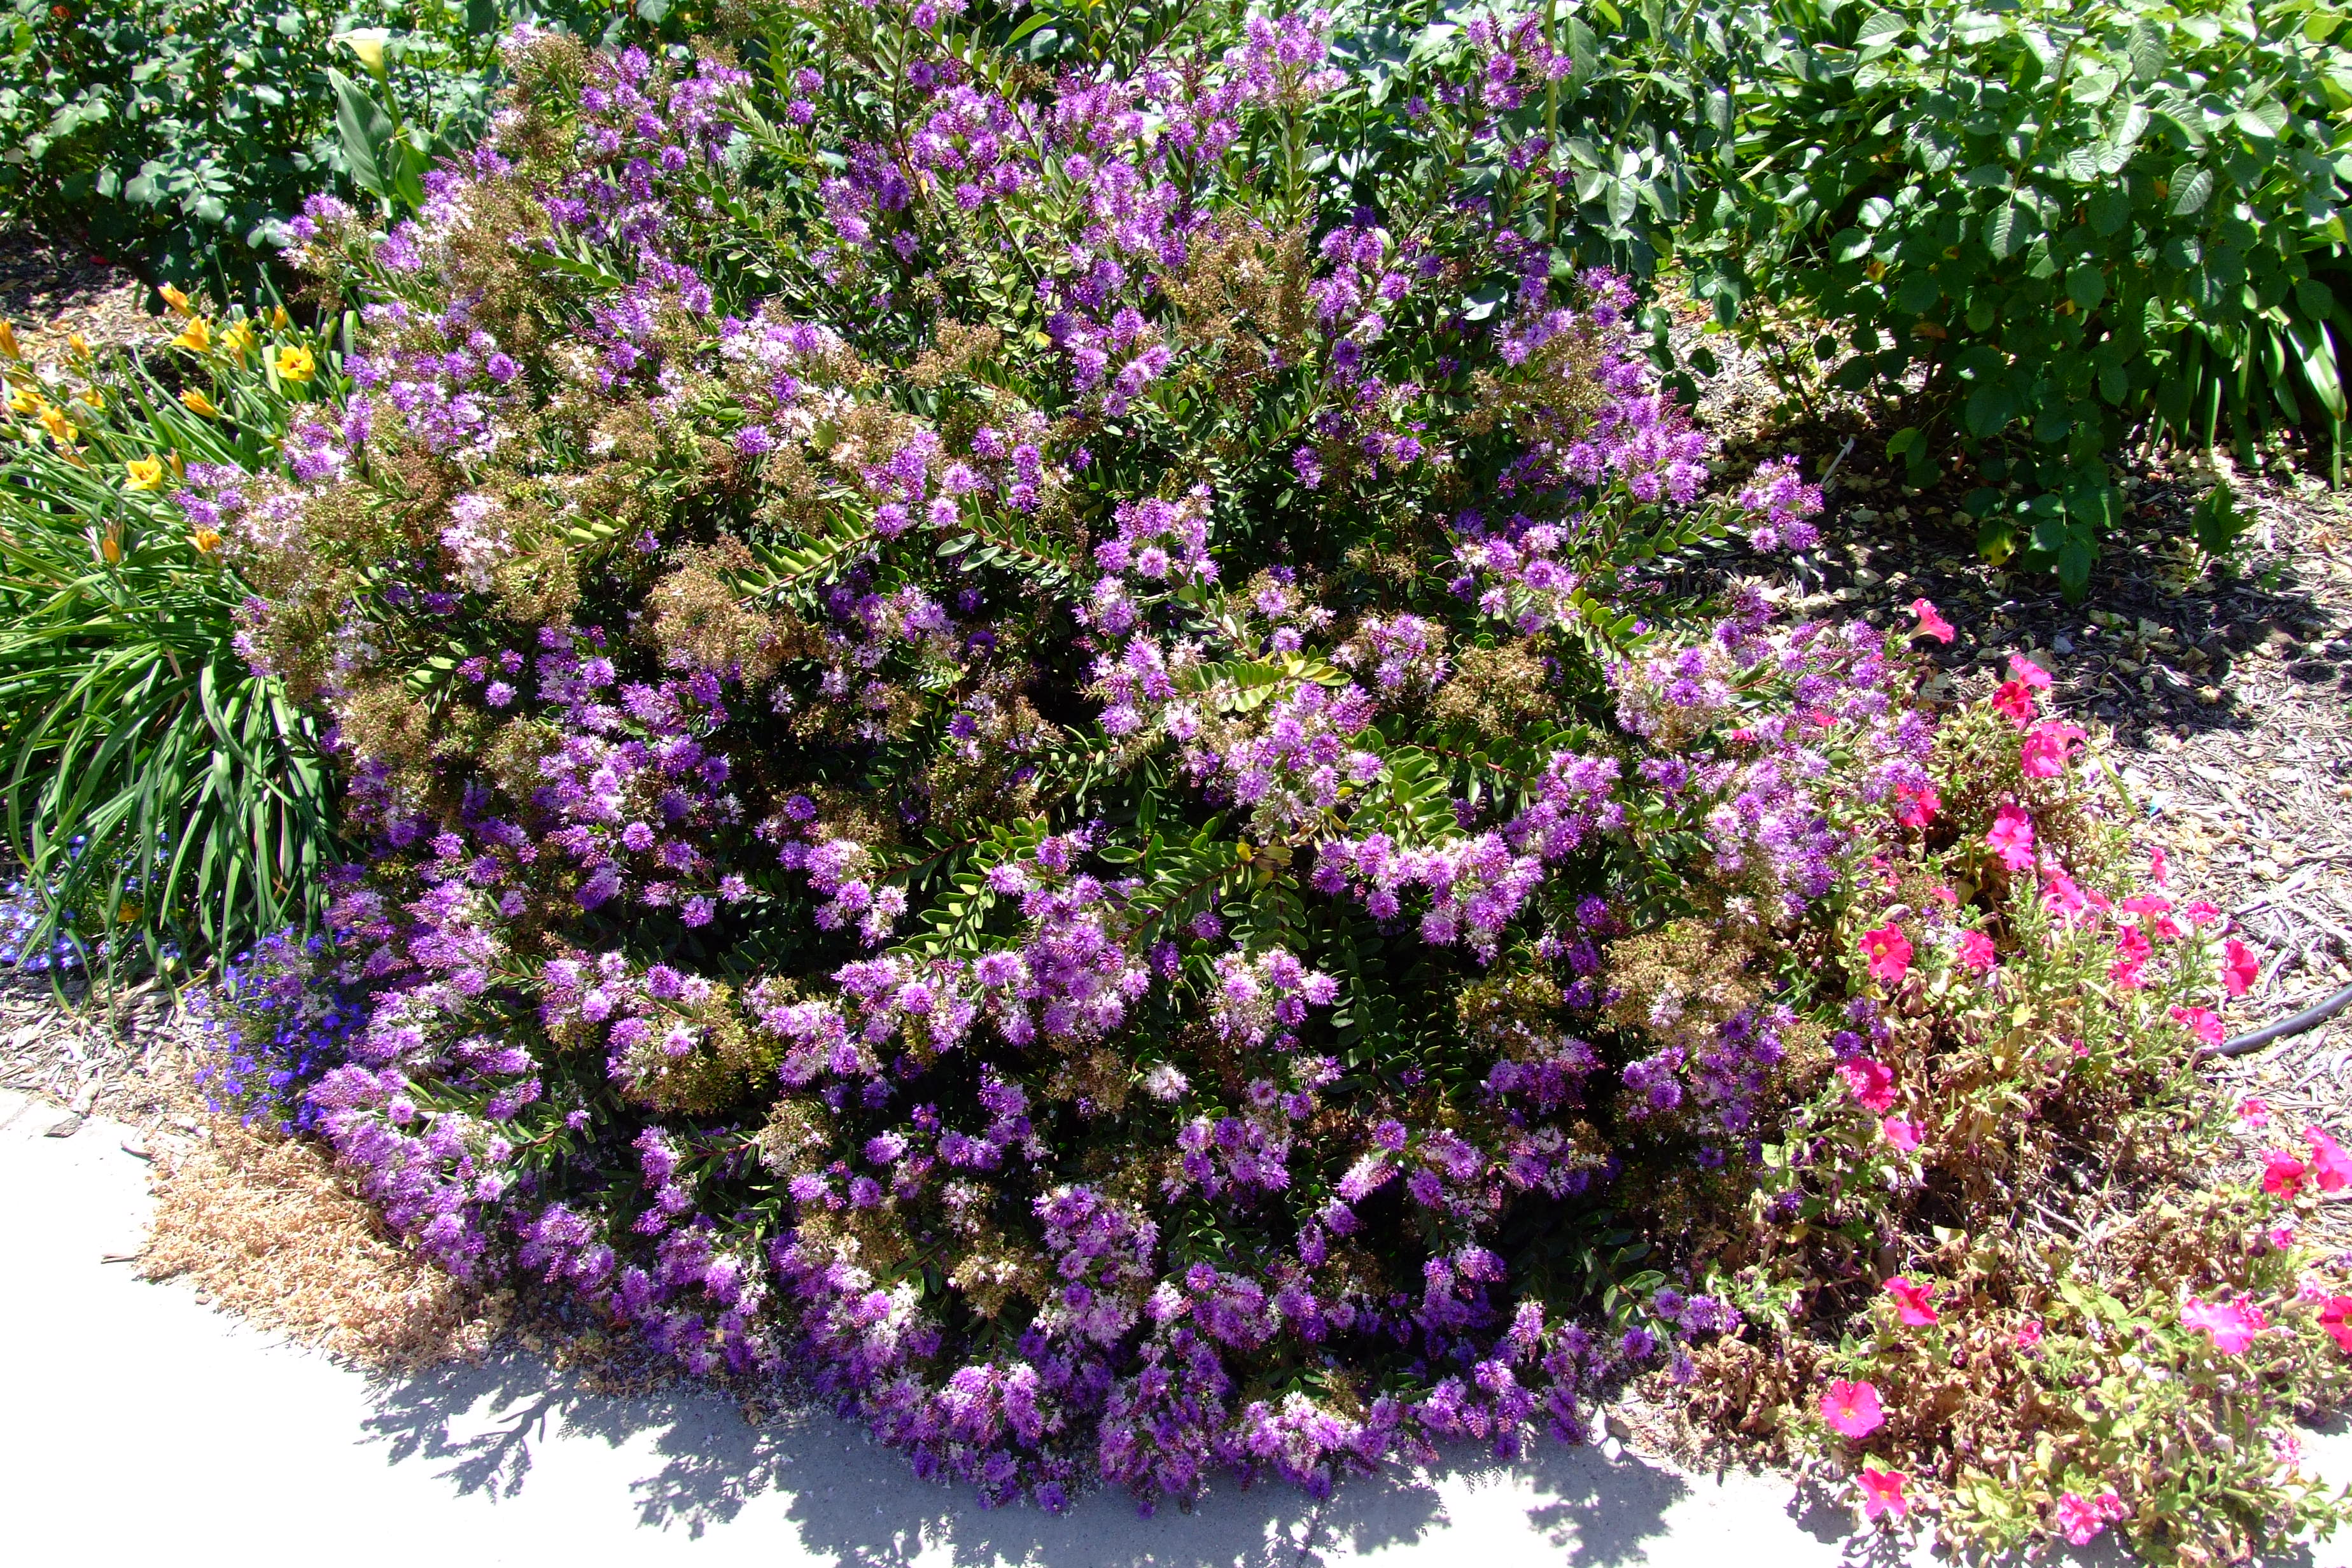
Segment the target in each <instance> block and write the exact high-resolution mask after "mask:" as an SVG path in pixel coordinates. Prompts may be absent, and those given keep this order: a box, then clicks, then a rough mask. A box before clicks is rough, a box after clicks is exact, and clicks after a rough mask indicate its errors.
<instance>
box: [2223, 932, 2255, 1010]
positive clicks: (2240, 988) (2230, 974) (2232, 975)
mask: <svg viewBox="0 0 2352 1568" xmlns="http://www.w3.org/2000/svg"><path fill="white" fill-rule="evenodd" d="M2262 973H2263V961H2262V960H2261V959H2259V958H2257V957H2255V956H2254V951H2253V949H2252V948H2250V947H2248V946H2247V945H2246V944H2245V943H2244V942H2240V941H2239V940H2238V939H2237V938H2236V937H2234V936H2233V937H2231V939H2230V940H2229V942H2226V943H2225V944H2223V946H2222V948H2221V985H2222V988H2223V989H2224V990H2226V991H2228V992H2229V994H2231V995H2232V996H2243V995H2244V994H2246V993H2247V992H2249V991H2252V989H2253V988H2254V982H2255V981H2257V980H2259V979H2261V978H2262Z"/></svg>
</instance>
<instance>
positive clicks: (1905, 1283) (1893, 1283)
mask: <svg viewBox="0 0 2352 1568" xmlns="http://www.w3.org/2000/svg"><path fill="white" fill-rule="evenodd" d="M1886 1293H1887V1294H1888V1295H1890V1296H1892V1297H1894V1298H1895V1316H1896V1317H1898V1318H1900V1319H1901V1320H1902V1321H1903V1322H1904V1324H1905V1325H1906V1327H1909V1328H1915V1329H1918V1328H1925V1327H1927V1325H1928V1324H1929V1323H1933V1322H1938V1321H1941V1314H1939V1313H1938V1312H1937V1310H1936V1309H1935V1307H1934V1306H1933V1305H1932V1304H1931V1301H1932V1298H1933V1297H1934V1296H1935V1294H1936V1286H1935V1282H1934V1281H1932V1280H1930V1281H1927V1283H1924V1284H1915V1283H1913V1282H1912V1281H1911V1280H1909V1279H1905V1278H1904V1277H1903V1276H1902V1275H1900V1274H1897V1275H1896V1276H1895V1278H1894V1279H1889V1280H1888V1281H1887V1282H1886Z"/></svg>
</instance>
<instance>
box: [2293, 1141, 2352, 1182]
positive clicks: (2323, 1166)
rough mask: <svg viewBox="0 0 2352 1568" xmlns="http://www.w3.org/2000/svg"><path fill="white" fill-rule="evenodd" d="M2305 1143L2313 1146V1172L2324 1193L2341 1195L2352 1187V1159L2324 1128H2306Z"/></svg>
mask: <svg viewBox="0 0 2352 1568" xmlns="http://www.w3.org/2000/svg"><path fill="white" fill-rule="evenodd" d="M2303 1141H2304V1142H2306V1143H2308V1144H2310V1145H2311V1170H2312V1173H2313V1175H2315V1177H2316V1178H2317V1179H2318V1181H2319V1190H2320V1191H2321V1192H2323V1193H2340V1192H2342V1191H2343V1190H2344V1189H2345V1188H2346V1187H2347V1186H2352V1157H2347V1155H2346V1154H2345V1152H2344V1147H2343V1145H2342V1144H2340V1143H2338V1142H2336V1140H2335V1139H2334V1138H2333V1137H2332V1136H2330V1135H2329V1134H2328V1132H2327V1131H2326V1130H2325V1129H2324V1128H2318V1127H2306V1128H2305V1129H2304V1130H2303Z"/></svg>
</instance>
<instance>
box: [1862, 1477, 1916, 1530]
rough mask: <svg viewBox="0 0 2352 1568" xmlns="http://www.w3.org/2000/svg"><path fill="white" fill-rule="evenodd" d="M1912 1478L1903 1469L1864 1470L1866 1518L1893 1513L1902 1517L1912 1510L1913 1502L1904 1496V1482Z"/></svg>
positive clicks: (1863, 1493)
mask: <svg viewBox="0 0 2352 1568" xmlns="http://www.w3.org/2000/svg"><path fill="white" fill-rule="evenodd" d="M1908 1479H1910V1478H1909V1477H1907V1476H1906V1475H1905V1474H1904V1473H1903V1472H1902V1471H1901V1470H1873V1469H1864V1471H1863V1472H1862V1513H1863V1517H1864V1519H1876V1518H1878V1517H1879V1515H1881V1514H1887V1513H1891V1514H1893V1515H1894V1516H1895V1518H1897V1519H1901V1518H1902V1517H1903V1516H1904V1515H1906V1514H1907V1513H1909V1512H1910V1511H1911V1504H1910V1503H1909V1501H1907V1500H1906V1499H1905V1498H1904V1496H1903V1483H1904V1482H1905V1481H1906V1480H1908Z"/></svg>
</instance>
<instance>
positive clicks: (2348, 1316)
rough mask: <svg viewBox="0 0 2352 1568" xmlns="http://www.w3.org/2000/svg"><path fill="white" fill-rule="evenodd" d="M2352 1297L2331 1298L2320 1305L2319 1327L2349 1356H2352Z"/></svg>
mask: <svg viewBox="0 0 2352 1568" xmlns="http://www.w3.org/2000/svg"><path fill="white" fill-rule="evenodd" d="M2347 1320H2352V1296H2330V1297H2328V1298H2326V1300H2323V1301H2321V1302H2320V1303H2319V1326H2320V1327H2321V1328H2323V1329H2325V1330H2326V1331H2327V1337H2328V1338H2329V1339H2331V1340H2334V1341H2335V1342H2336V1345H2337V1346H2338V1347H2339V1348H2341V1349H2342V1350H2343V1351H2344V1352H2346V1353H2347V1355H2352V1321H2347Z"/></svg>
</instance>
